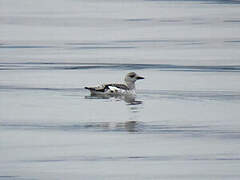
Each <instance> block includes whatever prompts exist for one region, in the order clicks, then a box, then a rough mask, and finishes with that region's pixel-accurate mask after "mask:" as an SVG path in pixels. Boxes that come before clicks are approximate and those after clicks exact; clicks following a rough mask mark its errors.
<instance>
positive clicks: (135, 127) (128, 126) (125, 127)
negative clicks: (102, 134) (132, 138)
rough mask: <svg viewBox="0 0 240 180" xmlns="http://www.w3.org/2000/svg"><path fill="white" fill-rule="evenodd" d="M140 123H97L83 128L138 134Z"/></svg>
mask: <svg viewBox="0 0 240 180" xmlns="http://www.w3.org/2000/svg"><path fill="white" fill-rule="evenodd" d="M141 127H142V123H141V122H138V121H126V122H99V123H91V124H87V125H85V128H87V129H92V130H101V131H106V132H108V131H126V132H140V131H141Z"/></svg>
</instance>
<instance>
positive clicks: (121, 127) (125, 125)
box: [85, 94, 143, 132]
mask: <svg viewBox="0 0 240 180" xmlns="http://www.w3.org/2000/svg"><path fill="white" fill-rule="evenodd" d="M85 99H115V100H116V101H124V102H126V103H127V105H128V107H129V110H130V114H129V118H128V121H126V122H119V123H116V122H104V123H96V124H94V125H93V124H92V127H94V126H95V127H97V128H100V129H101V130H103V131H126V132H139V131H140V127H141V126H140V125H141V123H140V122H139V121H138V112H139V108H140V109H141V107H140V106H138V105H140V104H142V103H143V102H142V101H139V100H136V96H135V95H131V94H128V95H90V96H85Z"/></svg>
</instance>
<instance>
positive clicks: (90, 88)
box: [84, 87, 95, 91]
mask: <svg viewBox="0 0 240 180" xmlns="http://www.w3.org/2000/svg"><path fill="white" fill-rule="evenodd" d="M84 89H88V90H90V91H91V90H92V91H93V90H95V89H94V88H92V87H84Z"/></svg>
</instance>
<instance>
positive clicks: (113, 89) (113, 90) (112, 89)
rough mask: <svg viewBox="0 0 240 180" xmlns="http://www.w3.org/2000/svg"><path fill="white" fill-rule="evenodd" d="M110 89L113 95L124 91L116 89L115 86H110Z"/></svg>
mask: <svg viewBox="0 0 240 180" xmlns="http://www.w3.org/2000/svg"><path fill="white" fill-rule="evenodd" d="M108 88H109V89H110V91H112V92H113V93H117V92H120V91H122V90H121V89H119V88H117V87H114V86H108Z"/></svg>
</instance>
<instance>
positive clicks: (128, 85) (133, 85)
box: [126, 81, 135, 90]
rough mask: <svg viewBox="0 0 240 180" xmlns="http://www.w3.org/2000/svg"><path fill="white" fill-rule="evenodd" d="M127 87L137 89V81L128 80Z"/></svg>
mask: <svg viewBox="0 0 240 180" xmlns="http://www.w3.org/2000/svg"><path fill="white" fill-rule="evenodd" d="M126 84H127V87H128V88H129V90H134V89H135V82H127V81H126Z"/></svg>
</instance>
